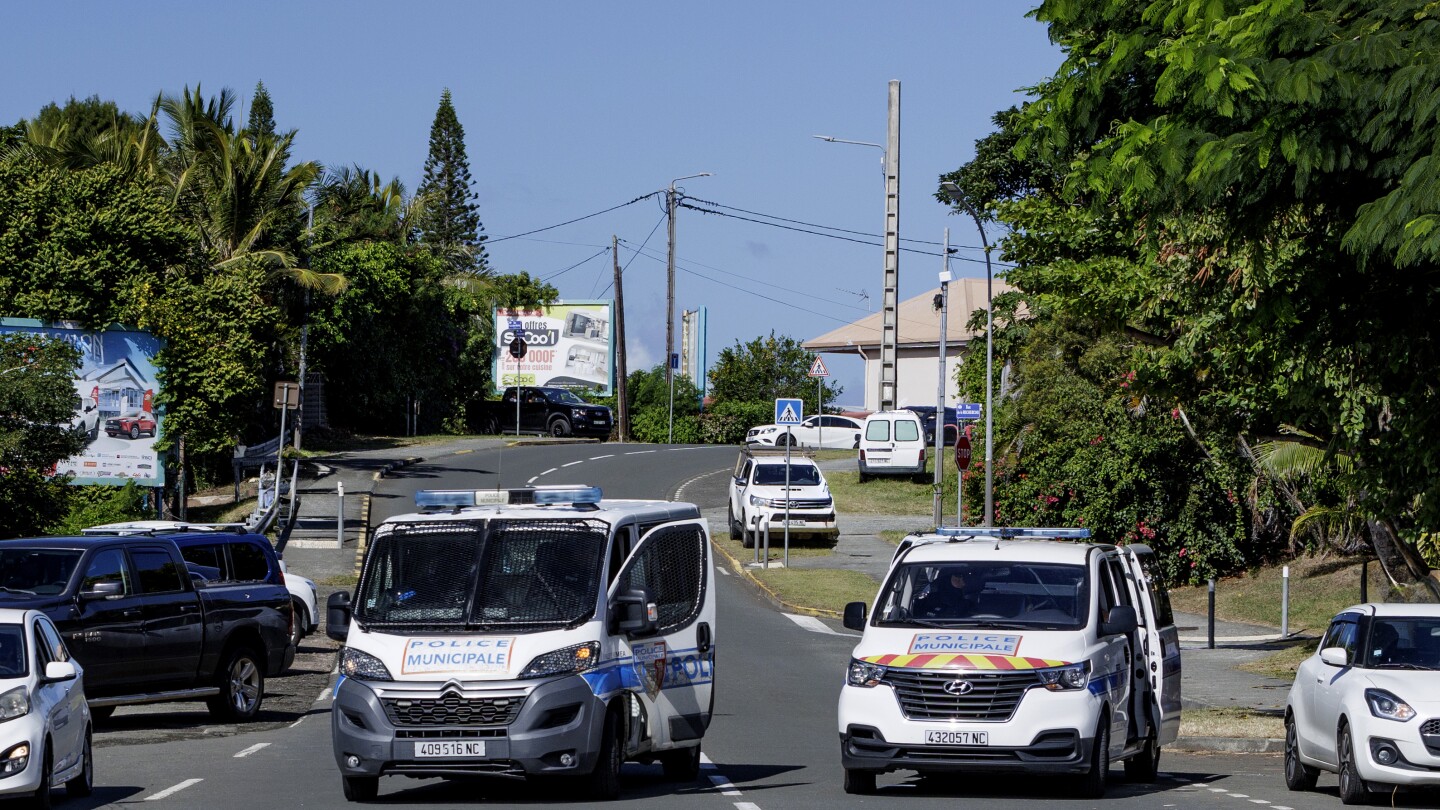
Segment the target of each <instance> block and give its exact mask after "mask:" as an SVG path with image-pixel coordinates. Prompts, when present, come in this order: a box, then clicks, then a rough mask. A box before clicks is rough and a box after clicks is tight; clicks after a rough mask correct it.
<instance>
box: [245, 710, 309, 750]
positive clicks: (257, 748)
mask: <svg viewBox="0 0 1440 810" xmlns="http://www.w3.org/2000/svg"><path fill="white" fill-rule="evenodd" d="M304 719H305V718H303V717H302V718H300V720H304ZM300 720H296V721H295V722H297V723H298V722H300ZM269 745H270V743H255V744H254V745H252V746H250V747H249V748H246V749H245V750H244V751H241V752H240V753H238V754H236V755H235V758H236V759H240V758H241V757H248V756H250V755H251V754H253V753H255V752H256V751H259V750H260V749H261V748H267V747H269Z"/></svg>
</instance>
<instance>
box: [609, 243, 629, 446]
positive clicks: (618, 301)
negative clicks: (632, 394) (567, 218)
mask: <svg viewBox="0 0 1440 810" xmlns="http://www.w3.org/2000/svg"><path fill="white" fill-rule="evenodd" d="M610 255H611V257H612V259H613V260H614V263H615V376H616V379H615V413H616V414H617V416H616V422H615V423H616V426H617V428H618V429H619V431H620V433H619V439H620V441H622V442H623V441H628V440H629V438H630V403H629V400H628V394H627V393H626V386H627V384H628V383H629V371H628V370H627V369H626V367H625V292H624V288H623V287H621V285H620V237H618V236H611V237H610Z"/></svg>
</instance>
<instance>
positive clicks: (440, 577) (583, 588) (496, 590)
mask: <svg viewBox="0 0 1440 810" xmlns="http://www.w3.org/2000/svg"><path fill="white" fill-rule="evenodd" d="M609 536H610V532H609V526H608V525H607V524H605V523H602V522H600V521H593V520H544V521H539V520H523V521H522V520H490V521H477V522H459V521H455V522H450V521H447V522H436V523H398V524H386V525H384V526H381V527H380V529H378V530H377V531H376V536H375V539H374V541H373V542H372V543H371V549H370V553H369V554H367V555H366V557H365V568H364V571H363V572H362V573H361V576H360V586H359V588H358V589H357V590H358V593H359V602H358V604H356V605H355V608H354V611H355V618H356V619H357V620H358V621H359V622H360V623H362V624H366V625H384V626H388V627H396V626H403V627H406V628H437V629H456V628H464V629H473V630H482V631H495V630H510V631H514V632H536V631H541V630H554V629H557V628H562V627H572V626H575V625H578V624H581V623H583V622H585V621H587V620H589V619H590V617H591V616H593V615H594V613H595V608H596V605H597V604H598V603H599V600H600V590H601V579H600V577H601V566H602V564H603V563H604V561H605V549H606V546H607V544H608V539H609Z"/></svg>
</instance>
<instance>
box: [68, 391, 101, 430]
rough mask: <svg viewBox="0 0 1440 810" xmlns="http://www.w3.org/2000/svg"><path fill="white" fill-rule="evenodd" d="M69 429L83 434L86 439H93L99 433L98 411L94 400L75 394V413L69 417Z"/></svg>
mask: <svg viewBox="0 0 1440 810" xmlns="http://www.w3.org/2000/svg"><path fill="white" fill-rule="evenodd" d="M70 429H71V430H73V431H75V432H76V433H83V434H85V438H86V439H87V440H90V441H94V440H95V437H96V436H98V435H99V434H100V411H99V410H98V409H97V408H96V406H95V400H93V399H90V398H89V397H84V396H81V395H80V394H78V393H77V394H75V415H74V416H72V417H70Z"/></svg>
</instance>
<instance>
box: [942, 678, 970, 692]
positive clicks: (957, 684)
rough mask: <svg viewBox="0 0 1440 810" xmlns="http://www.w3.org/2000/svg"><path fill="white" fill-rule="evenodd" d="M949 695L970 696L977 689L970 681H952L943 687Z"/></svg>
mask: <svg viewBox="0 0 1440 810" xmlns="http://www.w3.org/2000/svg"><path fill="white" fill-rule="evenodd" d="M942 688H943V689H944V690H945V694H947V695H968V694H970V692H971V690H973V689H974V688H975V684H973V683H970V682H969V681H950V682H949V683H947V684H945V686H944V687H942Z"/></svg>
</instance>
